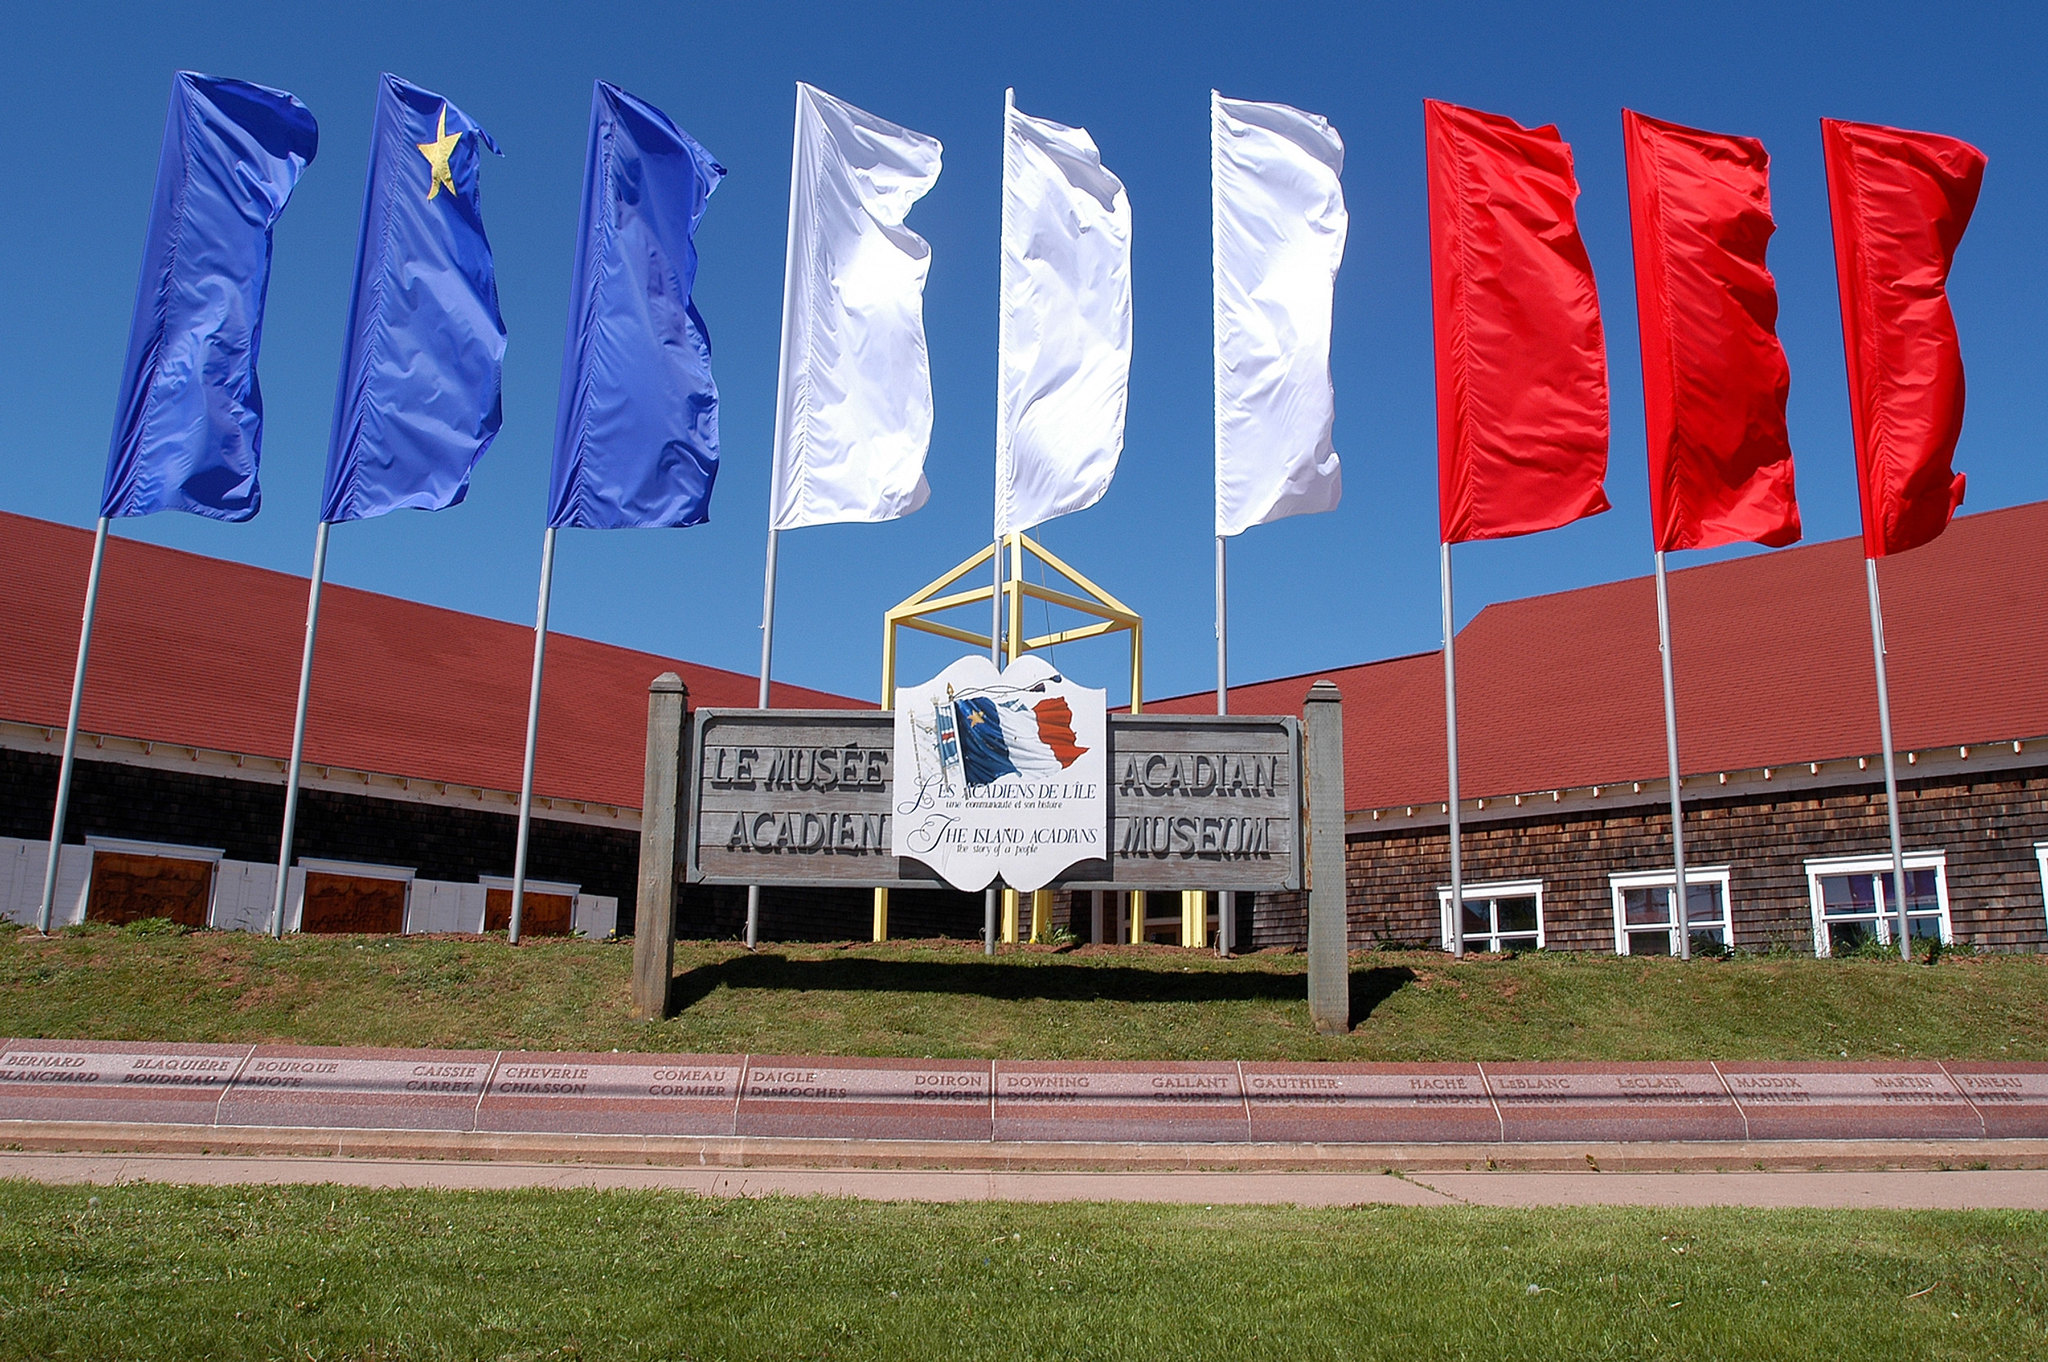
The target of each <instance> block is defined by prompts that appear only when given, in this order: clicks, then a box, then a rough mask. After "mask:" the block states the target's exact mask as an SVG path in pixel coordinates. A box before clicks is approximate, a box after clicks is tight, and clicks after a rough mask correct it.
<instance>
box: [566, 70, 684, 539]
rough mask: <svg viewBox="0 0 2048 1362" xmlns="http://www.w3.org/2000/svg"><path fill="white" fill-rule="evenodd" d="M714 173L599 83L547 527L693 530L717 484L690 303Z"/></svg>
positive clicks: (638, 106)
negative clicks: (672, 527) (700, 232)
mask: <svg viewBox="0 0 2048 1362" xmlns="http://www.w3.org/2000/svg"><path fill="white" fill-rule="evenodd" d="M724 177H725V167H724V166H721V165H720V164H718V162H717V161H715V160H713V159H712V158H711V154H710V153H709V152H707V151H705V150H704V148H702V147H700V146H698V145H697V143H696V141H695V140H694V139H693V138H691V136H690V135H689V134H688V133H686V132H684V131H683V130H682V129H680V128H678V127H677V126H676V125H675V124H673V123H671V122H670V121H669V120H668V115H666V114H664V113H663V112H662V111H661V110H659V109H657V108H655V107H654V106H653V105H652V104H647V103H643V102H642V101H640V100H638V99H635V98H634V97H633V96H631V95H629V94H627V93H626V92H625V91H624V90H621V89H619V88H618V87H617V86H614V85H607V84H605V83H604V82H603V81H599V82H597V89H596V90H595V91H594V92H593V94H592V96H591V103H590V150H589V153H588V155H587V156H586V158H585V160H584V165H583V214H582V223H581V227H580V229H579V231H578V234H577V243H576V272H575V277H574V280H573V281H572V283H571V285H570V291H569V336H568V343H567V345H566V346H565V349H564V353H563V356H562V395H561V401H560V405H559V407H558V408H557V412H556V417H555V465H554V474H553V477H552V478H551V479H550V483H549V488H548V524H549V525H550V526H563V525H569V526H581V527H584V528H588V529H599V530H614V529H627V528H633V527H637V526H646V525H700V524H702V523H703V522H704V521H706V520H708V519H710V508H711V484H712V482H713V481H714V480H716V478H717V477H718V386H717V384H715V383H713V382H712V381H711V338H710V336H709V335H708V334H707V333H706V332H705V329H704V319H703V318H702V317H700V316H698V315H697V307H696V304H695V303H693V302H692V301H691V300H690V291H691V289H692V288H694V287H695V286H696V282H697V244H696V240H695V238H696V233H697V223H698V221H699V220H700V219H701V218H702V217H703V216H704V204H705V202H706V201H707V200H708V199H709V198H710V197H711V191H712V190H714V189H716V188H718V182H719V181H720V180H721V179H723V178H724Z"/></svg>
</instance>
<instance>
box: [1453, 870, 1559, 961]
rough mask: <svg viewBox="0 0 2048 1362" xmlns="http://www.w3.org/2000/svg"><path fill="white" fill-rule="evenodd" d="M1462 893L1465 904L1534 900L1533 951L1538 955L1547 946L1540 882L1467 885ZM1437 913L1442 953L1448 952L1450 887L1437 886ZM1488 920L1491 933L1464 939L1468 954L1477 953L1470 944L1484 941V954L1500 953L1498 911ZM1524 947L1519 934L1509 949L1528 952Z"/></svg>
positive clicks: (1524, 938) (1547, 934) (1523, 935)
mask: <svg viewBox="0 0 2048 1362" xmlns="http://www.w3.org/2000/svg"><path fill="white" fill-rule="evenodd" d="M1464 890H1465V898H1466V900H1467V901H1470V900H1472V899H1487V900H1493V899H1526V898H1533V899H1535V900H1536V941H1535V949H1537V950H1539V951H1540V950H1542V949H1543V948H1544V945H1545V943H1546V942H1548V940H1549V931H1548V929H1547V928H1546V927H1545V925H1544V920H1543V881H1541V880H1490V881H1487V882H1486V883H1484V884H1468V885H1466V886H1464ZM1436 911H1437V925H1438V927H1439V929H1440V930H1441V931H1442V932H1443V936H1442V938H1441V939H1442V941H1443V943H1444V949H1445V950H1449V949H1450V948H1451V931H1452V922H1451V887H1450V886H1449V885H1448V884H1440V885H1438V886H1437V887H1436ZM1487 920H1488V921H1489V922H1490V923H1491V924H1492V926H1493V930H1492V931H1491V932H1486V933H1483V934H1481V935H1479V936H1470V935H1468V936H1467V937H1466V938H1465V946H1466V949H1468V950H1471V949H1476V948H1475V947H1474V946H1473V944H1472V943H1473V942H1475V941H1484V942H1486V943H1487V944H1486V946H1485V947H1484V949H1485V950H1487V951H1499V950H1500V949H1501V945H1500V936H1501V934H1500V913H1499V911H1498V910H1495V911H1494V912H1492V913H1490V914H1488V918H1487ZM1527 946H1528V941H1527V936H1526V934H1520V933H1518V934H1517V939H1516V940H1515V941H1514V943H1513V944H1512V949H1516V950H1522V949H1526V948H1527Z"/></svg>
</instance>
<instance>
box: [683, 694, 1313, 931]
mask: <svg viewBox="0 0 2048 1362" xmlns="http://www.w3.org/2000/svg"><path fill="white" fill-rule="evenodd" d="M695 717H696V723H695V730H694V733H693V734H692V742H691V749H690V780H689V784H688V788H687V796H688V799H689V806H688V808H687V809H686V810H685V813H684V827H685V835H684V839H683V840H684V843H685V848H684V850H685V856H686V858H687V860H686V863H687V869H688V875H689V878H690V879H691V880H692V881H693V882H696V883H705V884H762V885H776V884H788V885H803V884H843V885H887V884H895V883H904V884H918V883H924V884H929V883H932V882H933V881H935V880H936V879H937V878H938V876H937V875H936V874H935V873H934V871H933V870H932V869H931V868H930V867H929V866H927V865H925V864H923V863H922V862H920V861H918V860H916V859H914V858H912V857H907V856H906V857H901V858H899V857H897V856H896V855H894V854H893V853H892V851H891V847H892V843H893V841H894V832H895V828H894V819H895V817H896V803H897V796H898V794H899V790H898V786H899V784H900V781H899V778H898V775H897V773H896V771H895V770H894V764H895V731H894V716H893V715H892V714H891V713H888V712H860V711H851V712H849V711H845V710H758V709H745V710H733V709H703V710H698V711H697V713H696V716H695ZM1107 748H1108V750H1107V752H1106V753H1105V754H1104V763H1103V771H1104V773H1105V776H1106V782H1105V784H1106V788H1105V793H1106V795H1107V799H1106V804H1107V809H1106V816H1105V826H1104V827H1103V828H1102V830H1101V845H1102V846H1103V847H1104V848H1106V851H1107V855H1106V856H1103V857H1098V858H1094V859H1088V860H1083V861H1081V862H1079V863H1078V864H1075V865H1073V866H1070V867H1069V868H1068V869H1067V870H1066V871H1065V872H1064V873H1063V874H1061V875H1060V876H1059V877H1058V878H1057V879H1056V880H1054V881H1053V883H1055V884H1058V885H1066V886H1072V887H1079V888H1097V889H1197V888H1199V889H1229V890H1267V891H1275V890H1287V889H1299V888H1301V887H1302V872H1301V840H1302V839H1301V816H1302V776H1301V741H1300V730H1299V724H1298V722H1297V721H1296V720H1295V719H1293V718H1289V717H1265V716H1250V715H1190V714H1112V715H1110V716H1108V740H1107Z"/></svg>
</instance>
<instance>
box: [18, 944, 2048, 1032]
mask: <svg viewBox="0 0 2048 1362" xmlns="http://www.w3.org/2000/svg"><path fill="white" fill-rule="evenodd" d="M631 962H632V948H631V946H630V945H629V944H619V945H594V944H591V943H587V942H582V941H534V942H529V943H528V944H527V945H524V946H521V947H520V948H518V949H517V950H514V949H512V948H511V947H509V946H507V945H506V944H505V943H504V941H503V940H502V939H497V940H479V939H476V938H462V939H426V938H419V937H294V938H290V939H287V940H285V941H282V942H279V941H272V940H270V939H269V938H267V937H264V936H261V935H256V934H250V933H243V932H198V933H192V934H189V935H159V934H156V933H153V932H150V931H144V930H137V929H136V927H134V926H130V927H125V928H110V927H92V928H83V929H73V930H71V931H68V932H65V933H62V934H60V935H58V936H56V937H53V938H43V937H38V936H36V935H34V934H33V933H28V932H21V931H15V930H0V1035H10V1036H55V1037H71V1038H101V1039H150V1040H184V1041H292V1042H301V1043H308V1044H331V1045H340V1044H355V1045H417V1046H441V1047H470V1046H475V1047H480V1048H513V1047H526V1048H533V1049H548V1050H557V1049H559V1050H577V1049H585V1050H611V1049H615V1048H616V1049H620V1050H665V1051H686V1052H687V1051H695V1052H714V1053H715V1052H728V1051H751V1052H753V1053H756V1054H774V1053H787V1054H855V1055H861V1054H876V1055H934V1056H941V1055H943V1056H970V1057H982V1056H992V1057H999V1058H1010V1059H1056V1058H1069V1059H1088V1058H1103V1059H1167V1058H1204V1057H1217V1058H1227V1059H1483V1060H1506V1059H1613V1060H1631V1059H1633V1060H1658V1059H1688V1058H1718V1059H1751V1058H1755V1059H1798V1058H1818V1059H1840V1058H1845V1057H1846V1058H1851V1059H1869V1058H1882V1057H1937V1058H1984V1059H2027V1060H2038V1059H2048V957H2044V956H2038V955H2036V956H1989V955H1982V956H1959V955H1945V956H1942V957H1941V958H1940V959H1939V960H1938V961H1937V962H1936V963H1934V964H1926V963H1916V964H1913V965H1902V964H1900V963H1899V962H1898V961H1896V960H1893V959H1848V960H1813V959H1806V958H1800V957H1792V956H1763V957H1738V958H1735V959H1730V960H1695V961H1691V962H1681V961H1677V960H1670V959H1626V958H1618V957H1613V956H1575V955H1565V954H1556V955H1550V954H1532V955H1523V956H1518V957H1513V958H1506V959H1502V958H1486V957H1474V958H1470V959H1468V960H1466V961H1464V962H1462V963H1453V962H1452V961H1451V960H1450V959H1449V958H1448V957H1446V956H1443V955H1440V954H1436V953H1433V952H1393V951H1378V952H1370V953H1361V954H1357V955H1354V956H1353V957H1352V977H1351V996H1352V1011H1353V1015H1354V1019H1355V1020H1356V1022H1357V1027H1356V1030H1354V1032H1353V1033H1352V1034H1351V1035H1349V1036H1345V1037H1319V1036H1317V1035H1315V1034H1314V1033H1312V1032H1311V1031H1310V1030H1309V1028H1308V1009H1307V1004H1306V1002H1305V1001H1304V1000H1305V998H1306V996H1307V988H1306V979H1305V977H1304V970H1305V969H1306V959H1305V957H1303V956H1300V955H1291V954H1281V953H1274V954H1264V955H1254V956H1248V957H1243V958H1240V959H1238V960H1233V961H1219V960H1217V959H1216V958H1215V957H1214V956H1213V955H1209V954H1207V953H1204V952H1198V951H1180V950H1175V949H1172V948H1169V947H1163V946H1162V947H1136V948H1133V947H1103V948H1084V949H1081V950H1079V951H1067V952H1061V953H1053V952H1051V951H1048V950H1046V949H1043V948H1035V947H1033V948H1011V949H1010V950H1009V951H1008V952H1007V953H1005V954H1004V955H1002V956H1000V957H998V958H997V959H995V960H993V961H990V960H987V959H985V958H984V957H983V956H982V954H981V952H980V949H979V946H978V945H964V944H960V943H952V944H939V943H916V942H891V943H887V944H884V945H879V946H875V945H865V944H863V945H857V946H845V947H835V946H829V945H828V946H817V945H806V946H797V945H778V946H772V947H766V948H764V949H763V950H761V951H760V952H759V953H758V954H751V955H750V954H749V953H747V952H746V951H745V950H743V949H741V948H740V947H738V946H737V945H734V944H732V943H729V942H723V943H718V942H711V943H683V944H680V945H679V946H678V947H677V949H676V976H677V977H676V981H675V988H674V998H673V1012H674V1015H673V1016H671V1017H670V1018H669V1019H668V1020H666V1021H663V1022H659V1023H655V1024H652V1025H649V1024H644V1023H637V1022H634V1021H632V1020H631V1019H630V1018H629V1017H628V1016H627V980H628V976H629V972H630V967H631Z"/></svg>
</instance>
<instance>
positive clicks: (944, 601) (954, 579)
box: [882, 533, 1145, 714]
mask: <svg viewBox="0 0 2048 1362" xmlns="http://www.w3.org/2000/svg"><path fill="white" fill-rule="evenodd" d="M998 550H1001V551H1002V552H1003V553H1006V554H1007V555H1008V556H1009V571H1008V573H1007V574H1005V576H1004V578H1003V581H1002V588H1001V590H1002V593H1003V596H1002V604H1003V618H1004V621H1005V626H1004V629H1003V639H1002V645H1003V654H1004V657H1005V660H1007V661H1010V662H1015V661H1016V660H1017V659H1018V658H1020V657H1022V656H1023V655H1024V654H1026V653H1029V652H1036V651H1037V650H1038V649H1040V648H1052V647H1057V646H1058V645H1060V644H1062V643H1077V642H1079V641H1080V640H1082V639H1084V638H1100V637H1102V636H1104V635H1106V634H1115V633H1122V632H1128V633H1129V634H1130V636H1131V712H1132V713H1134V714H1135V713H1137V712H1138V710H1139V709H1140V708H1142V707H1143V704H1144V700H1143V697H1144V694H1145V621H1144V619H1143V617H1141V616H1140V615H1139V614H1138V612H1137V611H1135V610H1133V609H1131V608H1130V607H1129V606H1127V605H1125V604H1124V603H1123V602H1122V601H1120V600H1118V599H1117V598H1116V597H1114V596H1112V595H1110V594H1109V593H1108V592H1107V591H1104V590H1103V589H1102V588H1101V587H1099V586H1097V585H1096V584H1095V583H1094V582H1092V581H1090V580H1089V579H1088V578H1087V577H1085V576H1083V575H1082V574H1081V573H1080V572H1079V571H1077V570H1076V569H1075V568H1073V567H1072V566H1071V565H1069V564H1068V563H1067V562H1066V561H1065V560H1064V559H1062V558H1061V557H1060V556H1059V555H1058V554H1055V553H1053V552H1052V551H1051V550H1050V549H1048V548H1046V547H1045V546H1044V545H1043V544H1041V543H1039V542H1038V541H1037V540H1035V539H1033V538H1032V537H1031V536H1030V535H1028V534H1023V533H1018V534H1010V535H1005V536H1004V537H1003V539H1002V541H1001V543H1000V544H998V543H991V544H990V545H989V546H988V547H987V548H985V549H983V550H981V551H980V552H979V553H977V554H975V555H974V556H973V557H972V558H969V559H967V561H965V562H963V563H961V564H960V565H959V566H958V567H956V568H954V569H953V570H952V571H951V572H948V573H947V574H946V575H945V576H943V577H940V578H938V579H937V580H936V581H934V582H932V583H931V584H930V585H929V586H927V587H925V588H924V589H923V590H922V591H918V592H915V593H914V594H912V595H910V596H908V597H906V598H905V599H904V600H903V601H902V602H901V603H899V604H897V605H895V606H892V607H891V608H890V609H889V610H888V611H886V612H885V613H884V614H883V616H882V708H883V709H893V708H895V705H896V638H897V632H896V631H897V630H899V629H915V630H918V631H919V632H920V633H926V634H937V635H938V636H939V637H940V638H949V639H952V640H953V641H954V642H956V643H966V644H971V645H973V646H974V647H977V648H993V647H994V646H995V643H996V641H995V640H994V639H991V638H990V637H989V636H988V634H987V633H986V632H976V631H975V630H973V629H963V628H960V627H959V626H957V625H952V624H942V623H940V622H939V621H938V620H936V619H933V618H931V617H932V616H934V615H942V614H945V613H946V612H947V611H950V610H959V609H962V608H964V607H966V606H970V605H976V604H981V605H986V604H987V603H988V601H989V599H990V597H992V596H994V595H995V593H996V590H997V587H996V584H995V582H993V581H983V582H982V583H981V584H980V585H978V586H971V587H965V588H963V589H958V590H953V589H949V588H953V587H954V586H955V584H956V583H958V582H960V580H961V579H962V578H964V577H966V576H967V575H968V574H969V573H971V572H973V571H974V570H975V569H976V568H979V567H983V566H985V565H987V564H988V562H989V560H990V558H991V557H992V556H993V555H994V554H995V553H996V552H997V551H998ZM1026 553H1030V554H1032V555H1034V556H1035V557H1036V558H1037V559H1038V560H1039V561H1040V562H1041V563H1043V564H1045V565H1046V566H1047V567H1049V568H1051V569H1052V570H1053V571H1055V572H1057V573H1059V574H1060V576H1062V577H1064V578H1066V579H1067V582H1068V583H1069V584H1070V585H1072V586H1074V587H1076V588H1078V594H1077V592H1074V591H1056V590H1053V589H1052V588H1051V587H1045V586H1040V585H1038V584H1037V583H1035V582H1029V581H1026V580H1025V578H1024V555H1025V554H1026ZM1027 598H1029V599H1031V600H1037V601H1044V602H1046V603H1047V604H1049V605H1057V606H1062V607H1064V608H1065V609H1068V610H1072V611H1074V612H1076V613H1078V614H1083V615H1093V616H1095V623H1093V624H1083V625H1077V626H1075V627H1074V628H1071V629H1055V630H1054V631H1053V632H1051V633H1049V634H1040V635H1039V636H1038V637H1036V638H1032V637H1029V636H1027V635H1026V634H1025V632H1024V602H1025V600H1026V599H1027Z"/></svg>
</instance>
